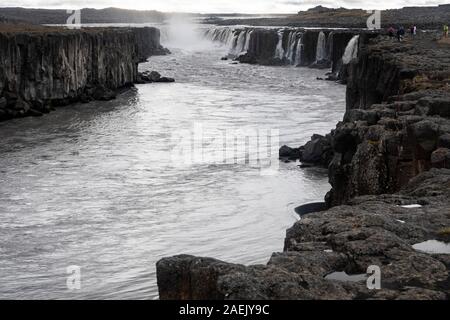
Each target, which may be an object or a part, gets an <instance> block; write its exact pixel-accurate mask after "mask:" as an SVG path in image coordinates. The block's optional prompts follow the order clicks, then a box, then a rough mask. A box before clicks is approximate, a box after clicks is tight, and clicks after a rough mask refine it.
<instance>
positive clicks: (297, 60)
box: [294, 34, 303, 66]
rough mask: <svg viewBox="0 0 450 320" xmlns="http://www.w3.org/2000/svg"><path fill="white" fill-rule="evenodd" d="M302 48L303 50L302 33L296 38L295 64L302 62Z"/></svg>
mask: <svg viewBox="0 0 450 320" xmlns="http://www.w3.org/2000/svg"><path fill="white" fill-rule="evenodd" d="M302 50H303V34H300V37H299V38H298V40H297V52H296V53H295V63H294V64H295V66H299V65H301V64H302Z"/></svg>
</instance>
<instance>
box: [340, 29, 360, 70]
mask: <svg viewBox="0 0 450 320" xmlns="http://www.w3.org/2000/svg"><path fill="white" fill-rule="evenodd" d="M358 42H359V35H356V36H353V38H351V39H350V41H349V42H348V44H347V47H346V48H345V52H344V55H343V56H342V62H343V63H344V64H349V63H350V61H352V60H353V59H356V58H357V57H358Z"/></svg>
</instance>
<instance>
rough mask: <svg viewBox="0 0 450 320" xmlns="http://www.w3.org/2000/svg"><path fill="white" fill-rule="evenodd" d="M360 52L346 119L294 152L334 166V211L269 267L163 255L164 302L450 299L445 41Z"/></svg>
mask: <svg viewBox="0 0 450 320" xmlns="http://www.w3.org/2000/svg"><path fill="white" fill-rule="evenodd" d="M358 51H359V53H358V56H357V58H355V59H354V60H353V61H352V62H351V63H350V64H349V66H348V67H347V68H348V70H347V72H348V74H347V75H346V80H347V83H348V85H347V112H346V114H345V117H344V120H343V121H342V122H340V123H339V124H338V125H337V127H336V129H335V130H333V131H332V132H331V133H330V134H329V135H327V136H326V137H322V136H318V135H315V136H314V137H313V139H312V140H311V141H310V142H309V143H308V144H307V145H306V146H304V147H301V148H300V149H299V150H298V152H299V156H300V158H301V159H302V158H303V159H304V158H307V157H309V158H310V159H314V157H313V156H317V157H316V158H315V159H320V161H318V162H319V163H320V164H322V165H323V164H325V165H328V166H329V178H330V182H331V185H332V187H333V188H332V190H331V192H330V193H329V194H328V195H327V202H328V205H329V207H331V208H330V209H329V210H327V211H323V212H318V213H311V214H308V215H306V216H303V217H302V219H301V220H300V221H299V222H297V223H296V224H295V225H294V226H293V227H292V228H290V229H289V230H288V231H287V235H286V239H285V245H284V250H283V252H281V253H274V254H273V255H272V257H271V258H270V261H269V262H268V264H267V265H260V266H242V265H235V264H229V263H225V262H222V261H218V260H215V259H210V258H199V257H192V256H176V257H171V258H165V259H162V260H160V261H159V262H158V263H157V277H158V286H159V293H160V298H161V299H439V300H443V299H449V298H450V277H449V271H450V245H449V244H448V242H449V241H450V214H449V208H450V200H449V199H450V140H449V139H450V113H449V111H450V94H449V93H450V89H449V83H450V60H449V58H448V57H449V52H450V48H449V47H448V46H447V44H446V43H442V42H438V41H436V39H432V38H428V37H426V38H422V39H417V38H416V39H407V40H406V41H405V42H402V43H398V42H397V41H396V40H394V39H390V38H387V37H383V36H380V37H377V38H375V39H368V41H360V48H359V50H358ZM371 270H372V271H373V270H378V279H379V280H380V287H377V286H376V287H370V286H368V285H367V282H366V281H367V280H368V275H367V273H368V272H369V273H370V272H372V271H371ZM374 272H377V271H374Z"/></svg>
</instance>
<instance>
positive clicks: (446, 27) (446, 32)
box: [444, 24, 448, 38]
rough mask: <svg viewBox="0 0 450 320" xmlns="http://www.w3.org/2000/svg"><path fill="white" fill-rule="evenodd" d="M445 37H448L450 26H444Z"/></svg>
mask: <svg viewBox="0 0 450 320" xmlns="http://www.w3.org/2000/svg"><path fill="white" fill-rule="evenodd" d="M444 37H446V38H447V37H448V25H446V24H444Z"/></svg>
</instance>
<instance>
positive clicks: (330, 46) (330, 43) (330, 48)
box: [327, 31, 334, 61]
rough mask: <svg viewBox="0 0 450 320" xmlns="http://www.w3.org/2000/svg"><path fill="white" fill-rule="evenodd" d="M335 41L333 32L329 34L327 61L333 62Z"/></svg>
mask: <svg viewBox="0 0 450 320" xmlns="http://www.w3.org/2000/svg"><path fill="white" fill-rule="evenodd" d="M333 40H334V32H333V31H331V32H330V33H329V34H328V39H327V60H328V61H331V60H332V57H333Z"/></svg>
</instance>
